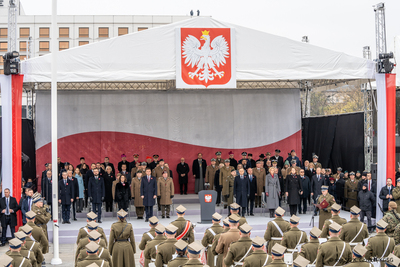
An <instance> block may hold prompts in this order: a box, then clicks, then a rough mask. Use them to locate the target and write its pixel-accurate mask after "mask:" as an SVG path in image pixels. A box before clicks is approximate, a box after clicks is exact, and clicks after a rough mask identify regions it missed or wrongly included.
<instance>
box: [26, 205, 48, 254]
mask: <svg viewBox="0 0 400 267" xmlns="http://www.w3.org/2000/svg"><path fill="white" fill-rule="evenodd" d="M25 217H26V224H27V225H29V226H30V227H32V228H33V229H32V235H31V239H32V240H34V241H37V242H39V243H40V246H41V248H42V253H43V254H46V253H47V252H49V241H48V240H47V238H46V236H45V235H44V232H43V229H42V228H41V227H39V226H37V225H36V224H35V217H36V213H34V212H33V211H31V210H30V211H28V212H27V213H25ZM18 231H20V230H18Z"/></svg>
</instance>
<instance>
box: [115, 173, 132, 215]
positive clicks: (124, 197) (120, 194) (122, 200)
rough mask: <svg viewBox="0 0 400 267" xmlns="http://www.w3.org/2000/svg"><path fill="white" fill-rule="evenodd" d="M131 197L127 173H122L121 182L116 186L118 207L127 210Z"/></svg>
mask: <svg viewBox="0 0 400 267" xmlns="http://www.w3.org/2000/svg"><path fill="white" fill-rule="evenodd" d="M130 199H131V189H130V187H129V184H128V182H127V181H126V177H125V175H121V182H119V183H118V184H117V185H116V186H115V200H116V202H117V203H118V209H119V210H120V209H123V210H125V211H126V212H127V211H128V205H129V203H130Z"/></svg>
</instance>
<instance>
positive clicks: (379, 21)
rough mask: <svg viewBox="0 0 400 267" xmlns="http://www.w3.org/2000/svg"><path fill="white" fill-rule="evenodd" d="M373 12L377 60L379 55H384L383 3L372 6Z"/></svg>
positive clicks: (384, 26)
mask: <svg viewBox="0 0 400 267" xmlns="http://www.w3.org/2000/svg"><path fill="white" fill-rule="evenodd" d="M374 11H375V38H376V40H375V41H376V59H379V54H381V53H386V25H385V3H379V4H377V5H376V6H374Z"/></svg>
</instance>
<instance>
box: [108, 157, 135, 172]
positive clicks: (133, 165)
mask: <svg viewBox="0 0 400 267" xmlns="http://www.w3.org/2000/svg"><path fill="white" fill-rule="evenodd" d="M137 162H139V154H133V161H132V162H131V163H129V166H127V167H128V171H129V172H132V169H133V168H136V163H137ZM104 166H105V165H104Z"/></svg>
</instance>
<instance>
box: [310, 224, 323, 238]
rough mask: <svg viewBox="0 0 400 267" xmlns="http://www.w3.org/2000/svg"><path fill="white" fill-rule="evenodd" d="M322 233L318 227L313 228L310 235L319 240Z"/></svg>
mask: <svg viewBox="0 0 400 267" xmlns="http://www.w3.org/2000/svg"><path fill="white" fill-rule="evenodd" d="M321 233H322V231H321V230H320V229H319V228H318V227H315V226H314V227H313V228H312V229H311V231H310V235H311V236H312V237H314V238H318V237H319V236H320V235H321Z"/></svg>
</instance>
